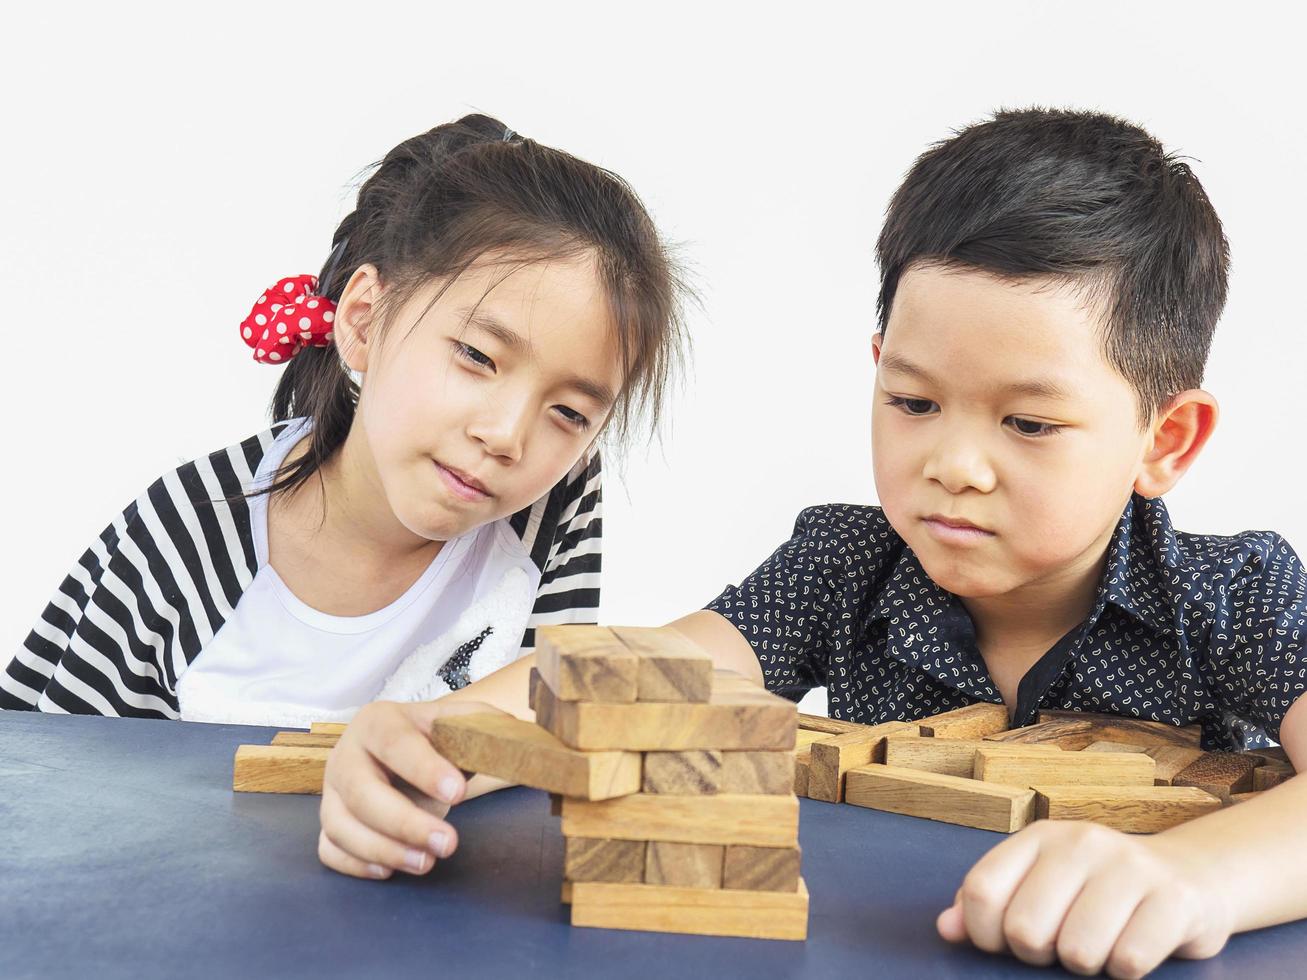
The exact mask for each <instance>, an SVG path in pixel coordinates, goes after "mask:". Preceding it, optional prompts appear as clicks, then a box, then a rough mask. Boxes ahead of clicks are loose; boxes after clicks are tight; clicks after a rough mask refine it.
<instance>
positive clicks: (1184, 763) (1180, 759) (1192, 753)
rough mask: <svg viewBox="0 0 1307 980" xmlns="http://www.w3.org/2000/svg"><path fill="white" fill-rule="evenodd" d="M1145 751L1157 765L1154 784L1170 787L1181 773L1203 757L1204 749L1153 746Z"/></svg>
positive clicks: (1179, 746) (1184, 746)
mask: <svg viewBox="0 0 1307 980" xmlns="http://www.w3.org/2000/svg"><path fill="white" fill-rule="evenodd" d="M1145 751H1146V753H1147V754H1148V756H1149V757H1150V758H1152V760H1153V761H1154V762H1156V763H1157V770H1156V772H1154V773H1153V782H1154V783H1155V784H1156V785H1158V786H1170V785H1171V780H1173V779H1174V778H1175V777H1176V776H1177V775H1178V774H1179V773H1180V772H1182V771H1183V770H1185V769H1187V768H1188V767H1189V766H1191V765H1193V764H1194V763H1195V762H1197V761H1198V760H1199V759H1201V758H1202V757H1203V750H1202V749H1195V748H1191V747H1190V746H1187V745H1152V746H1149V747H1148V748H1147V749H1146V750H1145Z"/></svg>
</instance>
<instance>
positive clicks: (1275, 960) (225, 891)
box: [0, 711, 1307, 980]
mask: <svg viewBox="0 0 1307 980" xmlns="http://www.w3.org/2000/svg"><path fill="white" fill-rule="evenodd" d="M271 732H272V729H258V728H243V727H238V726H226V725H198V724H182V723H179V722H162V721H138V720H124V719H107V718H90V717H64V716H49V715H37V714H29V713H25V712H4V711H0V977H4V978H19V977H57V976H70V977H71V976H76V977H89V976H95V977H116V976H124V977H142V976H169V977H175V976H195V977H200V976H203V977H209V976H214V977H235V976H247V977H263V976H269V977H298V976H304V977H312V978H314V980H329V978H332V977H338V976H363V975H368V976H389V977H396V978H405V980H408V978H418V977H430V976H447V975H450V973H451V971H459V972H460V975H470V976H491V977H509V978H515V977H537V976H544V977H557V976H564V975H566V976H568V977H580V976H596V977H611V976H614V975H620V976H621V977H622V978H623V980H635V978H638V977H646V976H647V977H654V978H658V980H667V978H668V977H669V976H672V977H678V978H690V977H701V976H748V977H750V978H761V977H782V976H785V977H788V976H801V975H802V976H817V977H831V976H836V975H846V976H876V977H914V978H915V977H955V976H966V977H977V976H982V977H991V976H1009V975H1014V974H1019V975H1028V974H1031V973H1033V972H1034V971H1032V970H1031V969H1030V968H1027V967H1025V966H1023V965H1022V964H1020V963H1018V962H1016V961H1015V960H1011V959H1008V958H1005V957H993V956H987V955H985V954H983V953H979V952H977V951H975V950H972V949H967V948H955V947H951V946H949V945H948V944H946V943H944V942H943V941H941V940H939V939H938V938H937V937H936V935H935V930H934V919H935V915H936V913H937V912H938V911H939V910H940V909H941V908H943V907H944V905H945V904H946V903H947V902H948V900H949V899H950V897H951V896H952V894H953V892H954V890H955V889H956V887H957V885H958V882H959V881H960V880H961V878H962V875H963V874H964V873H965V871H966V869H967V868H968V867H969V866H970V865H971V863H972V862H973V861H975V859H976V858H978V857H979V856H980V855H981V854H982V853H983V852H984V851H985V850H987V849H988V848H989V847H991V846H993V845H994V844H995V843H997V842H998V841H999V840H1000V839H1001V838H1000V837H999V836H998V835H996V834H990V833H986V832H984V831H977V830H968V829H966V828H961V827H952V826H949V825H947V824H940V823H934V822H932V821H928V820H916V819H912V818H910V817H900V816H896V815H894V814H887V813H878V812H876V811H872V810H864V809H860V808H858V807H852V806H842V805H841V806H832V805H829V804H824V803H815V802H812V801H809V800H804V801H803V810H802V822H801V839H802V844H803V864H804V875H805V877H806V878H807V881H808V887H809V889H810V891H811V893H812V910H811V921H810V928H809V938H808V941H807V942H806V943H787V942H771V941H760V940H745V939H715V938H707V937H699V936H673V935H660V934H654V933H638V932H615V931H609V930H598V929H573V928H571V927H570V926H569V925H568V924H567V910H566V909H565V907H564V906H562V905H560V904H559V901H558V892H559V884H560V881H559V879H560V873H561V867H562V838H561V836H560V834H559V828H558V821H557V819H555V818H551V817H550V816H549V812H548V810H549V807H548V800H547V797H546V796H545V794H543V793H539V792H535V791H532V790H526V789H513V790H508V791H506V792H501V793H495V794H491V795H490V796H486V797H482V798H480V799H477V800H472V801H470V802H468V803H466V804H464V805H463V806H460V807H458V808H456V809H455V811H454V813H453V815H452V818H451V819H452V820H453V822H454V823H455V824H456V825H457V827H458V829H459V834H460V837H461V840H462V844H461V847H460V850H459V852H458V854H457V855H456V856H455V857H454V858H453V859H451V860H449V861H447V862H442V863H441V864H440V865H439V867H438V868H437V869H436V871H435V872H433V873H432V874H431V875H429V876H427V877H425V878H412V877H410V876H407V875H397V876H396V877H395V878H394V879H392V880H391V881H388V882H370V881H359V880H355V879H351V878H346V877H344V876H342V875H338V874H335V873H333V872H331V871H328V870H326V869H325V868H323V867H322V866H321V865H320V864H319V863H318V859H317V855H316V840H317V829H318V813H317V807H318V801H317V798H316V797H309V796H268V795H258V794H242V793H233V792H232V791H231V789H230V786H231V765H232V755H233V753H234V752H235V749H236V746H237V745H239V744H241V743H242V742H256V743H257V742H265V743H266V742H267V741H269V739H270V736H271ZM1047 972H1050V973H1053V972H1057V971H1047ZM1158 975H1175V976H1186V977H1223V976H1227V975H1230V976H1239V977H1303V976H1307V923H1296V924H1293V925H1289V926H1281V927H1279V928H1276V929H1269V930H1265V931H1263V932H1260V933H1255V934H1250V935H1244V936H1237V937H1235V938H1234V939H1233V940H1232V941H1231V943H1230V946H1229V948H1228V949H1227V951H1226V952H1225V953H1224V954H1222V956H1220V957H1219V958H1217V959H1216V960H1210V961H1207V962H1203V963H1182V962H1176V963H1170V964H1167V965H1166V966H1165V967H1163V969H1162V970H1160V971H1158Z"/></svg>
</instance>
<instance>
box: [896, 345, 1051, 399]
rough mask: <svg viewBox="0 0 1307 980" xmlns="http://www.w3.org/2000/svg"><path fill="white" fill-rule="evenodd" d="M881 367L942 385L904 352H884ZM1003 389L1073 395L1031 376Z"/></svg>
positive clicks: (1035, 395)
mask: <svg viewBox="0 0 1307 980" xmlns="http://www.w3.org/2000/svg"><path fill="white" fill-rule="evenodd" d="M880 367H881V368H882V369H884V370H886V371H897V372H898V373H900V374H910V375H912V376H913V377H915V378H919V379H920V380H922V381H924V382H925V383H926V384H928V385H934V386H935V387H940V382H939V379H938V378H936V377H935V375H933V374H931V373H930V372H929V371H927V370H926V369H925V368H923V367H921V366H920V365H919V364H914V363H913V362H912V361H910V360H908V359H907V358H906V357H904V356H903V355H902V354H899V353H897V352H893V351H891V352H890V353H887V354H882V355H881V358H880ZM1002 390H1003V391H1005V392H1010V393H1012V394H1014V395H1030V396H1031V397H1033V398H1060V399H1063V400H1066V399H1069V398H1070V397H1071V396H1070V394H1069V393H1068V392H1067V390H1066V388H1064V387H1063V386H1062V385H1060V384H1058V383H1057V382H1056V381H1050V380H1048V379H1045V378H1030V379H1028V380H1025V381H1014V382H1013V383H1012V384H1008V385H1004V386H1003V389H1002Z"/></svg>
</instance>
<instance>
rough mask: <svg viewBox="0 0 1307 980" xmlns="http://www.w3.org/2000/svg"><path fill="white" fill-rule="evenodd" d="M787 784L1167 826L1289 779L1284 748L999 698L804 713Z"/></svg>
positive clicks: (963, 815) (820, 795)
mask: <svg viewBox="0 0 1307 980" xmlns="http://www.w3.org/2000/svg"><path fill="white" fill-rule="evenodd" d="M799 724H800V731H799V737H798V761H797V765H796V774H795V791H796V792H797V793H798V794H799V795H801V796H808V797H810V798H812V799H818V800H825V801H827V802H832V803H834V802H840V801H846V802H848V803H852V804H854V805H857V806H864V807H870V808H872V809H877V810H888V811H891V812H894V813H903V814H908V815H910V816H917V817H927V818H929V819H932V820H942V821H945V822H948V823H956V824H962V825H964V826H968V827H978V828H981V829H983V830H995V831H999V832H1002V833H1011V832H1013V831H1016V830H1020V829H1021V828H1022V827H1025V826H1026V825H1027V824H1029V823H1030V822H1031V821H1033V820H1038V819H1054V820H1057V819H1061V820H1090V821H1094V822H1096V823H1101V824H1105V825H1107V826H1109V827H1114V828H1116V829H1118V830H1123V831H1128V832H1132V833H1151V832H1154V831H1159V830H1165V829H1166V828H1168V827H1172V826H1175V825H1176V824H1178V823H1182V822H1184V821H1186V820H1191V819H1193V818H1194V817H1199V816H1202V815H1203V814H1204V813H1209V812H1211V811H1212V810H1216V809H1220V808H1221V807H1222V806H1229V805H1232V804H1234V803H1238V802H1241V801H1242V800H1244V799H1247V798H1248V797H1250V796H1252V795H1255V794H1256V793H1259V792H1263V791H1265V790H1267V789H1270V788H1271V787H1273V786H1276V785H1278V784H1279V783H1281V782H1283V781H1284V780H1286V779H1288V778H1289V777H1291V776H1292V775H1293V774H1294V773H1293V768H1292V766H1290V764H1289V760H1288V757H1287V756H1286V755H1285V753H1284V750H1283V749H1279V748H1274V749H1264V750H1254V751H1250V752H1243V753H1237V752H1204V751H1203V750H1202V749H1201V748H1199V731H1198V728H1197V726H1190V727H1188V728H1177V727H1175V726H1172V725H1166V724H1161V723H1158V722H1150V721H1140V720H1138V719H1132V718H1120V717H1116V716H1112V715H1095V714H1089V713H1084V712H1075V711H1044V712H1041V713H1040V716H1039V721H1038V723H1037V724H1034V725H1028V726H1025V727H1023V728H1015V729H1012V728H1010V727H1009V722H1008V716H1007V710H1006V709H1005V708H1004V707H1003V706H1002V705H994V704H973V705H969V706H968V707H965V708H959V709H957V710H956V711H949V712H945V713H943V714H939V715H935V716H932V717H930V718H923V719H919V720H917V721H913V722H898V721H896V722H887V723H885V724H881V725H855V724H852V723H849V722H840V721H835V720H833V719H829V718H813V717H810V716H807V715H804V716H801V717H800V722H799Z"/></svg>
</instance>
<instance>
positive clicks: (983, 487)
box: [922, 438, 997, 493]
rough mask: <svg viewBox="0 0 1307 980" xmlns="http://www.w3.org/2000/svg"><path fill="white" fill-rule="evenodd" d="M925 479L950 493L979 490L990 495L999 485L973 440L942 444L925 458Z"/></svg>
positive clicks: (963, 439) (923, 472)
mask: <svg viewBox="0 0 1307 980" xmlns="http://www.w3.org/2000/svg"><path fill="white" fill-rule="evenodd" d="M922 476H924V477H925V478H926V479H927V480H933V481H934V482H936V483H938V484H939V485H940V486H942V487H943V488H944V489H945V490H947V491H948V492H949V493H962V492H963V491H964V490H978V491H980V492H981V493H989V492H990V491H992V490H993V489H994V486H995V484H996V482H997V480H996V477H995V475H994V469H993V467H992V466H990V465H989V461H988V460H987V459H986V457H985V454H984V452H983V451H982V449H981V447H980V445H979V444H978V443H977V442H976V441H975V440H972V439H966V438H957V439H953V440H950V441H947V442H941V443H939V444H938V445H936V446H935V448H934V451H933V452H932V453H931V454H930V455H929V456H928V457H927V458H926V465H925V467H924V468H923V469H922Z"/></svg>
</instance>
